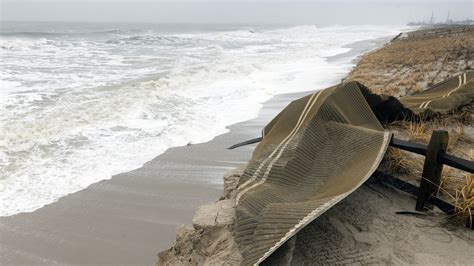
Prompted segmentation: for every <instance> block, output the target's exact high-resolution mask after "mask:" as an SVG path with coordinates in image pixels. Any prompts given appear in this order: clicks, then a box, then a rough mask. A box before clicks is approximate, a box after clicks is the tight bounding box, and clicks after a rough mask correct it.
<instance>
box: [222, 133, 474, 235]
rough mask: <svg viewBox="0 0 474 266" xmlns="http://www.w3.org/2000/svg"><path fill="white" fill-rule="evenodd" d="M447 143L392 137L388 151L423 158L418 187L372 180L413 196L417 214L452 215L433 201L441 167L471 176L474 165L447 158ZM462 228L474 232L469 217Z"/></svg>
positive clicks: (437, 136) (442, 137)
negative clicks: (431, 211) (434, 209)
mask: <svg viewBox="0 0 474 266" xmlns="http://www.w3.org/2000/svg"><path fill="white" fill-rule="evenodd" d="M448 139H449V135H448V132H447V131H445V130H436V131H433V134H432V136H431V140H430V143H429V144H428V145H423V144H418V143H413V142H409V141H405V140H401V139H397V138H395V137H393V138H392V139H391V141H390V143H389V145H390V146H391V147H394V148H398V149H401V150H404V151H409V152H413V153H416V154H419V155H422V156H425V162H424V165H423V173H422V178H421V182H420V187H417V186H415V185H413V184H411V183H409V182H407V181H404V180H402V179H399V178H396V177H394V176H391V175H388V174H385V173H382V172H380V171H376V172H375V173H374V174H373V176H374V177H376V178H379V179H380V180H381V181H382V182H384V183H387V184H389V185H392V186H394V187H396V188H398V189H400V190H402V191H404V192H407V193H410V194H412V195H415V196H417V200H416V207H415V209H416V210H417V211H426V210H427V209H431V208H432V206H436V207H438V208H439V209H440V210H442V211H443V212H445V213H446V214H448V215H452V214H454V213H455V209H456V207H455V206H454V205H453V204H451V203H449V202H447V201H445V200H443V199H441V198H439V197H437V194H438V190H439V187H440V180H441V172H442V170H443V165H448V166H451V167H454V168H456V169H459V170H462V171H466V172H469V173H474V161H469V160H466V159H463V158H459V157H456V156H453V155H449V154H447V153H446V148H447V146H448ZM260 141H262V137H259V138H255V139H251V140H247V141H244V142H241V143H237V144H235V145H232V146H230V147H229V148H228V149H235V148H238V147H241V146H245V145H250V144H254V143H258V142H260ZM465 225H466V227H469V228H471V229H474V217H473V216H472V215H471V216H470V217H467V219H466V222H465Z"/></svg>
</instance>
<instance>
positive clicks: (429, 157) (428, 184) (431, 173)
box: [416, 130, 449, 211]
mask: <svg viewBox="0 0 474 266" xmlns="http://www.w3.org/2000/svg"><path fill="white" fill-rule="evenodd" d="M448 140H449V136H448V132H447V131H445V130H435V131H433V134H432V135H431V139H430V143H429V144H428V149H427V150H426V158H425V164H424V165H423V174H422V176H421V182H420V189H419V191H418V198H417V200H416V210H417V211H423V210H425V205H426V203H428V201H429V199H430V198H431V197H432V196H436V194H437V192H438V187H439V185H440V180H441V171H443V164H442V163H438V162H437V160H436V158H437V156H438V153H440V152H446V148H447V147H448Z"/></svg>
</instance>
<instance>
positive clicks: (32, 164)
mask: <svg viewBox="0 0 474 266" xmlns="http://www.w3.org/2000/svg"><path fill="white" fill-rule="evenodd" d="M399 30H400V27H382V26H377V27H375V26H358V27H342V26H337V27H316V26H298V27H291V28H275V27H273V28H258V27H257V28H252V29H251V30H248V29H246V28H242V27H241V28H238V29H229V30H217V31H193V32H181V31H178V32H173V31H166V32H163V31H160V30H155V29H148V28H147V29H133V30H127V31H122V30H119V29H114V30H106V29H104V31H101V34H97V32H96V31H93V32H89V33H88V32H87V30H83V31H81V32H80V33H77V34H76V33H74V32H72V33H71V32H66V33H62V34H61V33H55V34H46V33H44V34H41V33H35V34H33V35H31V36H30V35H29V34H25V33H24V32H22V33H21V34H17V35H15V34H12V33H9V34H8V35H5V36H3V37H2V39H1V40H0V55H1V57H2V61H1V62H0V65H1V69H0V79H1V82H2V90H1V96H2V97H1V100H0V123H1V128H0V204H1V207H0V215H1V216H8V215H13V214H16V213H20V212H30V211H34V210H35V209H38V208H40V207H42V206H44V205H46V204H49V203H52V202H54V201H56V200H58V199H59V198H60V197H62V196H65V195H67V194H69V193H73V192H76V191H79V190H81V189H84V188H86V187H87V186H89V185H91V184H93V183H95V182H98V181H101V180H105V179H109V178H111V177H112V175H114V174H118V173H121V172H124V171H129V170H132V169H135V168H138V167H140V166H141V165H142V164H143V163H145V162H147V161H149V160H151V159H152V158H154V157H155V156H157V155H159V154H161V153H163V152H165V151H166V149H168V148H170V147H176V146H181V145H185V144H187V143H190V142H192V143H199V142H205V141H209V140H211V139H212V138H213V137H215V136H217V135H219V134H222V133H225V132H227V131H228V129H227V128H226V126H228V125H231V124H234V123H237V122H241V121H245V120H248V119H251V118H253V117H256V116H257V114H258V112H259V110H260V108H261V106H262V103H263V102H265V101H267V100H268V99H270V98H271V97H272V96H273V95H275V94H280V93H290V92H297V91H307V90H313V89H318V88H324V87H326V86H329V85H332V84H334V83H337V82H339V80H340V78H342V77H343V76H344V75H345V74H346V73H347V72H348V71H349V70H350V68H351V67H352V66H353V64H352V60H353V58H354V57H348V58H345V59H344V60H338V61H333V62H328V60H327V59H326V57H328V56H332V55H337V54H340V53H344V52H347V51H349V50H350V48H347V47H345V46H346V45H348V44H350V43H353V42H355V41H362V40H369V39H375V38H380V37H384V36H391V35H395V34H397V33H398V32H399ZM354 56H355V55H354ZM157 178H160V176H159V175H157ZM180 181H181V182H195V181H191V180H180ZM200 182H210V183H220V182H221V180H220V179H219V180H212V179H209V180H200Z"/></svg>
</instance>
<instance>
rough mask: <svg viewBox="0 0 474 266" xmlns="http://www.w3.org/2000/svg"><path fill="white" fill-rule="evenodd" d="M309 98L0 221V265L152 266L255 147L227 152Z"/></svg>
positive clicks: (267, 109)
mask: <svg viewBox="0 0 474 266" xmlns="http://www.w3.org/2000/svg"><path fill="white" fill-rule="evenodd" d="M380 42H381V40H378V41H369V42H357V43H354V46H351V48H353V50H351V51H350V52H348V53H345V54H341V55H338V56H335V57H333V58H329V59H328V60H341V59H343V58H347V57H351V58H352V57H354V55H357V54H360V53H362V52H364V51H367V50H369V49H373V48H374V47H376V46H377V45H379V44H380ZM306 94H308V92H303V93H295V94H284V95H277V96H275V97H274V98H272V99H271V100H270V101H268V102H266V103H265V104H264V106H263V109H262V110H261V112H260V114H259V116H258V117H257V118H255V119H253V120H250V121H246V122H243V123H239V124H235V125H232V126H230V127H229V129H230V132H229V133H227V134H223V135H221V136H218V137H216V138H214V139H213V140H212V141H210V142H207V143H202V144H196V145H188V146H184V147H177V148H172V149H169V150H167V151H166V152H165V153H164V154H162V155H160V156H158V157H156V158H155V159H153V160H152V161H150V162H148V163H146V164H145V165H144V166H143V167H141V168H139V169H136V170H134V171H131V172H127V173H123V174H119V175H116V176H114V177H113V178H112V179H110V180H104V181H101V182H98V183H96V184H93V185H91V186H89V187H88V188H87V189H85V190H82V191H79V192H77V193H74V194H71V195H68V196H65V197H63V198H61V199H60V200H59V201H58V202H55V203H52V204H50V205H48V206H45V207H43V208H41V209H39V210H36V211H34V212H32V213H22V214H17V215H13V216H9V217H2V218H0V237H1V240H0V242H1V246H0V258H1V261H0V262H1V264H2V265H6V264H32V263H35V264H47V265H52V264H114V265H118V264H127V265H131V264H135V265H136V264H140V265H153V264H154V263H155V262H156V259H157V257H156V254H157V253H158V252H159V251H161V250H164V249H166V248H168V247H169V246H170V245H171V243H172V242H173V240H174V238H175V229H176V226H177V225H178V224H191V220H192V217H193V215H194V212H195V210H196V208H197V207H198V206H200V205H202V204H204V203H207V202H212V201H215V200H217V199H218V198H219V196H220V195H222V176H223V175H224V173H226V172H228V171H229V170H231V169H233V168H235V167H237V166H239V165H241V164H243V163H245V162H247V161H248V160H249V159H250V156H251V153H252V150H253V148H254V146H255V145H251V146H246V147H242V148H239V149H236V150H227V149H226V147H228V146H230V145H232V144H235V143H236V142H240V141H243V140H247V139H250V138H254V137H257V136H260V132H261V128H262V127H263V126H264V125H265V124H267V123H268V122H269V121H270V120H271V118H273V117H274V116H275V115H276V114H277V113H278V112H280V111H281V110H282V109H283V108H284V107H285V106H286V105H287V104H288V103H289V102H290V101H291V100H293V99H297V98H299V97H302V96H304V95H306Z"/></svg>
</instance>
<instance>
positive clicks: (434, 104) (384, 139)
mask: <svg viewBox="0 0 474 266" xmlns="http://www.w3.org/2000/svg"><path fill="white" fill-rule="evenodd" d="M473 86H474V72H472V71H468V72H465V73H462V74H460V75H457V76H455V77H452V78H450V79H449V80H447V81H446V82H441V83H439V84H436V85H434V86H433V87H431V88H429V89H427V90H425V91H423V92H421V93H418V94H416V95H412V96H405V97H401V98H399V99H397V98H394V97H391V96H387V95H378V94H374V93H372V92H371V91H370V90H369V89H368V88H367V87H365V86H364V85H363V84H361V83H358V82H355V81H351V82H347V83H342V84H339V85H336V86H333V87H330V88H327V89H324V90H320V91H316V92H314V93H312V94H310V95H308V96H305V97H303V98H300V99H298V100H295V101H293V102H291V103H290V104H289V105H288V106H287V107H286V108H285V109H284V110H283V111H282V112H280V113H279V114H278V115H277V116H276V117H275V118H274V119H273V120H272V121H271V122H270V123H269V124H268V125H267V126H266V127H265V128H264V129H263V131H262V138H257V139H253V140H250V141H246V142H244V143H240V144H236V145H234V146H232V147H231V148H236V147H238V146H242V145H245V144H251V143H255V142H260V141H261V143H260V144H259V145H258V146H257V147H256V149H255V151H254V153H253V155H252V159H251V160H250V162H249V164H248V165H247V167H246V169H245V170H244V173H243V175H242V176H241V178H240V181H239V185H238V186H237V193H236V196H235V208H236V221H235V226H234V229H235V239H236V242H237V243H238V245H239V246H240V247H241V249H242V250H241V252H242V257H243V259H244V260H243V264H259V263H261V262H262V261H264V260H265V259H266V258H267V257H268V256H270V255H271V254H272V253H273V252H274V251H275V250H277V249H278V248H279V247H280V246H281V245H283V244H284V243H285V242H286V241H288V240H289V239H290V238H291V237H293V236H294V235H295V234H296V233H297V232H298V231H300V230H301V229H302V228H304V227H305V226H306V225H308V224H309V223H310V222H311V221H313V220H314V219H316V218H317V217H319V216H320V215H321V214H322V213H324V212H325V211H327V210H328V209H329V208H331V207H332V206H334V205H335V204H336V203H338V202H339V201H341V200H342V199H344V198H345V197H347V196H348V195H349V194H351V193H352V192H354V191H355V190H356V189H357V188H358V187H360V186H361V185H362V184H363V183H364V182H365V181H366V180H368V178H369V177H370V176H373V175H374V174H375V172H376V169H377V167H378V166H379V165H380V163H381V161H382V159H383V157H384V154H385V153H386V151H387V148H388V146H392V147H396V148H399V149H404V150H407V151H410V152H415V153H417V154H420V155H423V156H425V157H426V158H425V164H424V171H423V173H422V179H421V182H420V187H419V188H417V187H415V188H413V187H411V186H410V185H409V184H405V185H404V186H399V187H407V188H410V187H411V189H409V190H408V191H407V192H409V193H410V192H411V191H416V192H415V193H413V194H416V195H417V196H418V199H417V205H416V210H418V211H424V210H426V209H429V208H430V206H432V205H436V206H439V207H440V209H442V210H443V211H445V212H447V213H454V211H455V206H453V205H450V204H449V203H448V202H446V201H443V200H441V199H440V198H437V197H436V194H437V191H438V187H439V184H440V175H441V170H442V168H443V165H444V164H446V165H449V166H452V167H455V168H458V169H461V170H464V171H468V172H473V168H474V167H473V164H474V163H473V162H471V161H467V160H464V159H462V158H457V157H454V156H452V155H448V154H446V153H445V151H446V147H447V143H448V134H447V132H443V131H435V133H434V134H433V136H432V139H431V141H430V143H429V144H428V146H425V145H419V144H414V143H410V142H406V141H403V140H399V139H396V138H394V137H393V133H392V132H390V131H387V130H386V129H385V128H384V127H383V126H382V124H381V122H383V121H386V122H390V121H396V120H400V119H403V118H410V119H414V120H417V119H421V118H430V117H436V116H437V114H449V113H450V112H451V111H452V110H455V109H457V108H459V107H461V106H464V105H466V104H469V103H470V102H471V99H474V90H473ZM387 178H388V177H385V179H387ZM403 182H404V181H402V180H397V179H393V178H392V183H394V184H397V183H403ZM396 187H397V186H396ZM469 220H471V219H469ZM468 224H469V226H470V227H471V224H472V223H471V222H470V221H469V223H468Z"/></svg>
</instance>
